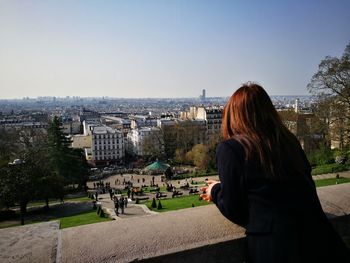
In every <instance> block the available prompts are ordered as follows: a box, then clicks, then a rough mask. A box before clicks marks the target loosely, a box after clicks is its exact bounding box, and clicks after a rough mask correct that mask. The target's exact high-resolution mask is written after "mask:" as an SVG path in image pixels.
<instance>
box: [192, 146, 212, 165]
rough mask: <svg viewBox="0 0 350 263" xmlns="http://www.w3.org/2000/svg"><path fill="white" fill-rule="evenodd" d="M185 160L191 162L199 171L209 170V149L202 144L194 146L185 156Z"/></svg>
mask: <svg viewBox="0 0 350 263" xmlns="http://www.w3.org/2000/svg"><path fill="white" fill-rule="evenodd" d="M186 158H188V159H189V160H191V161H192V163H193V164H194V165H195V166H196V167H198V168H199V169H207V168H209V160H210V156H209V147H208V146H207V145H204V144H196V145H195V146H193V148H192V150H191V151H189V152H188V153H187V154H186Z"/></svg>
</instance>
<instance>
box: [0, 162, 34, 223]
mask: <svg viewBox="0 0 350 263" xmlns="http://www.w3.org/2000/svg"><path fill="white" fill-rule="evenodd" d="M35 171H36V165H35V163H32V162H30V161H27V162H23V163H21V164H16V165H7V166H3V167H2V168H0V200H1V201H2V202H4V203H5V204H6V205H7V206H9V205H13V204H15V203H17V204H19V205H20V217H21V224H22V225H24V216H25V214H26V212H27V205H28V203H29V202H30V201H31V200H33V198H34V193H35V187H36V180H37V176H36V173H35Z"/></svg>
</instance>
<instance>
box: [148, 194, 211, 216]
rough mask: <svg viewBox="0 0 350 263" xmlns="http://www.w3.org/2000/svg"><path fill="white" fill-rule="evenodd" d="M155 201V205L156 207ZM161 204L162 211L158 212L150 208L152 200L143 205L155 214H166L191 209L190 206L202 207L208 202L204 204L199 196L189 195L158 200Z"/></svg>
mask: <svg viewBox="0 0 350 263" xmlns="http://www.w3.org/2000/svg"><path fill="white" fill-rule="evenodd" d="M158 202H159V201H157V205H158ZM160 202H161V204H162V207H163V208H162V209H161V210H158V209H157V208H152V207H151V205H152V200H149V201H146V202H145V205H146V206H147V207H148V208H149V209H150V210H153V211H156V212H167V211H172V210H179V209H184V208H190V207H192V204H193V205H194V207H196V206H203V205H207V204H209V203H208V202H205V201H203V200H199V195H189V196H183V197H174V198H168V199H161V200H160Z"/></svg>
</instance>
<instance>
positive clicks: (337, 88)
mask: <svg viewBox="0 0 350 263" xmlns="http://www.w3.org/2000/svg"><path fill="white" fill-rule="evenodd" d="M308 89H309V91H310V92H311V93H312V94H314V95H315V96H316V97H317V98H318V101H319V104H320V105H321V106H322V107H321V109H320V107H318V109H320V112H321V114H320V115H321V116H322V117H323V118H325V122H326V124H328V128H329V136H330V139H332V140H334V141H338V142H339V147H340V148H343V147H345V146H346V145H347V144H349V143H350V43H349V44H348V45H347V47H346V48H345V51H344V53H343V55H342V56H341V57H340V58H337V57H330V56H327V57H326V58H325V59H323V60H322V61H321V63H320V64H319V67H318V71H317V72H316V73H315V74H314V75H313V77H312V79H311V81H310V83H309V84H308ZM325 111H326V112H328V114H329V116H327V114H326V116H325V114H324V112H325ZM322 113H323V114H322Z"/></svg>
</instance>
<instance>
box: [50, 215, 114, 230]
mask: <svg viewBox="0 0 350 263" xmlns="http://www.w3.org/2000/svg"><path fill="white" fill-rule="evenodd" d="M53 220H59V221H60V223H61V226H60V228H61V229H63V228H67V227H73V226H81V225H87V224H93V223H99V222H105V221H110V220H111V219H110V218H107V217H100V216H99V215H98V214H97V213H96V210H93V211H89V212H85V213H81V214H77V215H73V216H66V217H61V218H57V219H53Z"/></svg>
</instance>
